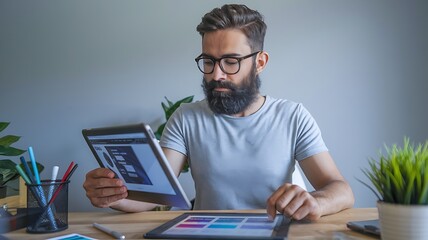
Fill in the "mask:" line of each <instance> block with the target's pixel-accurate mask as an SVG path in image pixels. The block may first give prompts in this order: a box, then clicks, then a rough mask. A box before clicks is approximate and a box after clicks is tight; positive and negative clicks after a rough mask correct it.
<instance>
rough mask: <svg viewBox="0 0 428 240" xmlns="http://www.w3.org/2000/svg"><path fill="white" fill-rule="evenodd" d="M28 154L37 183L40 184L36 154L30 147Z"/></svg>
mask: <svg viewBox="0 0 428 240" xmlns="http://www.w3.org/2000/svg"><path fill="white" fill-rule="evenodd" d="M28 154H29V155H30V160H31V165H32V166H33V171H34V177H35V178H36V183H37V184H40V177H39V170H38V169H37V165H36V158H34V152H33V148H32V147H28Z"/></svg>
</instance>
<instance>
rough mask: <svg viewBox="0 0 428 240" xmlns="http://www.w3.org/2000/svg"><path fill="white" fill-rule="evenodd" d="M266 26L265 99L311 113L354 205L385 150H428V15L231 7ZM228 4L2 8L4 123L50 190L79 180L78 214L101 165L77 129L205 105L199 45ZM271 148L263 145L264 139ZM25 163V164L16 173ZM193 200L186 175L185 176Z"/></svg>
mask: <svg viewBox="0 0 428 240" xmlns="http://www.w3.org/2000/svg"><path fill="white" fill-rule="evenodd" d="M237 2H240V3H241V2H242V3H246V4H247V5H248V6H250V7H252V8H255V9H258V10H259V11H260V12H261V13H262V14H263V15H264V16H265V19H266V22H267V24H268V32H267V36H266V42H265V50H266V51H268V52H269V53H270V61H269V64H268V67H267V69H266V70H265V71H264V72H263V73H262V89H261V91H262V93H263V94H269V95H271V96H273V97H276V98H286V99H290V100H293V101H297V102H303V103H304V105H305V106H306V107H307V108H308V109H309V111H310V112H311V113H312V114H313V115H314V117H315V118H316V120H317V122H318V124H319V125H320V127H321V129H322V131H323V137H324V140H325V141H326V143H327V145H328V147H329V149H330V151H331V154H332V155H333V157H334V159H335V161H336V163H337V165H338V167H339V168H340V170H341V171H342V173H343V175H344V176H345V177H346V178H347V180H348V181H349V182H350V184H351V186H352V188H353V190H354V193H355V195H356V204H355V206H356V207H374V206H375V202H376V199H375V197H374V196H373V194H372V193H371V192H370V191H369V190H368V189H366V188H365V187H364V186H362V184H360V183H358V182H357V181H356V180H355V178H360V179H365V178H364V176H363V174H362V173H361V171H360V169H361V168H365V167H367V159H368V157H376V156H377V153H378V150H379V149H380V148H381V147H382V146H383V144H384V143H386V144H393V143H399V144H400V143H401V142H402V139H403V136H409V137H411V139H412V140H413V141H415V142H421V141H424V140H425V139H427V137H428V128H427V126H426V124H427V122H428V113H427V106H426V105H427V103H428V95H427V94H426V93H427V92H428V79H427V77H428V44H427V43H428V28H427V26H426V23H427V22H428V14H427V13H428V4H427V2H426V1H404V0H403V1H386V0H378V1H371V0H362V1H346V0H345V1H342V0H325V1H237ZM224 3H226V1H197V0H186V1H4V0H2V1H0V34H1V36H0V81H1V84H0V89H1V90H0V120H1V121H10V122H12V124H11V125H10V127H9V128H8V129H7V131H6V133H11V134H17V135H21V136H22V139H21V140H20V141H19V142H18V143H17V144H16V145H15V146H17V147H22V148H27V147H28V146H33V147H34V149H35V154H36V158H37V160H38V161H40V162H42V163H43V164H45V166H46V167H47V169H48V170H47V171H44V172H43V174H42V177H45V178H48V177H49V174H50V169H51V168H52V166H54V165H56V164H57V165H59V166H60V169H61V170H60V174H61V175H62V174H63V171H64V170H65V169H66V167H67V166H68V164H69V162H71V161H76V162H77V163H78V164H79V168H78V169H77V172H76V173H75V175H74V177H73V178H72V183H71V186H70V208H71V210H73V211H77V210H79V211H92V210H96V209H95V208H93V207H92V206H91V205H90V203H89V201H88V200H87V199H86V197H85V194H84V191H83V188H82V183H83V181H84V178H85V173H86V172H87V171H89V170H91V169H93V168H95V167H97V163H96V161H95V160H94V158H93V156H92V155H91V153H90V151H89V149H88V147H87V146H86V144H85V142H84V140H83V138H82V136H81V129H83V128H88V127H100V126H108V125H116V124H127V123H136V122H139V121H145V122H148V123H149V124H151V125H152V127H153V128H155V127H157V126H158V125H159V124H160V123H161V122H162V121H163V120H164V119H163V113H162V109H161V107H160V102H161V101H163V100H164V99H163V97H164V96H167V97H168V98H170V99H171V100H174V101H175V100H178V99H180V98H182V97H185V96H188V95H195V98H196V99H198V100H199V99H202V98H203V92H202V90H201V88H200V82H201V77H202V76H201V74H200V73H199V71H198V70H197V68H196V65H195V63H194V61H193V59H194V57H196V56H197V55H198V54H199V53H200V51H201V50H200V49H201V46H200V43H201V40H200V36H199V35H198V34H197V32H196V31H195V27H196V25H197V24H198V23H199V22H200V19H201V16H202V15H203V14H204V13H205V12H208V11H209V10H211V9H212V8H214V7H217V6H221V5H222V4H224ZM266 140H267V141H269V139H266ZM16 160H18V159H16ZM180 180H181V181H182V182H183V184H184V185H185V189H186V191H187V192H188V193H189V195H191V196H192V195H193V194H194V192H193V186H192V182H191V181H190V177H189V175H186V176H180Z"/></svg>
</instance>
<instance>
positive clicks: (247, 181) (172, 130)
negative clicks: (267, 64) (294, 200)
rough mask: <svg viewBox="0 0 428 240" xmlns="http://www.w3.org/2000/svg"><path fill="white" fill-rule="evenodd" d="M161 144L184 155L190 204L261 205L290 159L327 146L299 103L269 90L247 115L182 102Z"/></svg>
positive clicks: (287, 173) (283, 178) (288, 172)
mask: <svg viewBox="0 0 428 240" xmlns="http://www.w3.org/2000/svg"><path fill="white" fill-rule="evenodd" d="M160 144H161V146H162V147H166V148H170V149H173V150H176V151H178V152H181V153H183V154H184V155H186V156H187V157H188V161H189V164H190V168H191V173H192V176H193V179H194V182H195V188H196V198H195V206H194V208H195V209H260V208H265V207H266V200H267V198H268V197H269V196H270V195H271V194H272V193H273V192H274V191H275V190H276V189H277V188H278V187H280V186H281V185H283V184H284V183H286V182H291V176H292V173H293V171H294V164H295V160H297V161H299V160H302V159H305V158H307V157H310V156H312V155H315V154H317V153H321V152H324V151H327V147H326V146H325V144H324V141H323V139H322V137H321V132H320V130H319V128H318V125H317V124H316V122H315V120H314V119H313V118H312V116H311V115H310V114H309V112H308V111H307V110H306V109H305V108H304V107H303V106H302V105H301V104H297V103H294V102H291V101H288V100H282V99H274V98H271V97H269V96H266V101H265V103H264V104H263V106H262V107H261V108H260V109H259V110H258V111H257V112H256V113H254V114H252V115H250V116H246V117H232V116H229V115H224V114H214V113H213V112H212V111H211V110H210V109H209V107H208V104H207V101H206V100H202V101H198V102H195V103H190V104H183V105H181V106H180V108H178V109H177V110H176V111H175V112H174V114H173V115H172V116H171V118H170V119H169V121H168V123H167V125H166V128H165V130H164V132H163V135H162V139H161V141H160Z"/></svg>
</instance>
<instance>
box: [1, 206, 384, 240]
mask: <svg viewBox="0 0 428 240" xmlns="http://www.w3.org/2000/svg"><path fill="white" fill-rule="evenodd" d="M204 212H206V211H204ZM221 212H228V211H221ZM229 212H230V211H229ZM233 212H266V211H265V210H248V211H233ZM182 213H183V212H182V211H164V212H143V213H120V212H72V213H70V214H69V228H68V229H67V230H64V231H61V232H56V233H50V234H28V233H26V232H25V228H23V229H19V230H17V231H14V232H10V233H7V234H4V236H5V237H6V238H9V239H46V238H51V237H56V236H61V235H66V234H70V233H79V234H82V235H86V236H89V237H93V238H97V239H113V237H111V236H110V235H107V234H105V233H103V232H101V231H99V230H97V229H95V228H93V227H92V223H93V222H98V223H101V224H103V225H105V226H107V227H109V228H111V229H112V230H116V231H119V232H122V233H123V234H125V236H126V239H141V238H143V234H144V233H146V232H148V231H149V230H151V229H153V228H155V227H157V226H159V225H161V224H162V223H164V222H166V221H168V220H170V219H172V218H174V217H177V216H178V215H180V214H182ZM377 217H378V214H377V209H376V208H354V209H348V210H345V211H342V212H340V213H337V214H333V215H330V216H325V217H322V218H321V219H320V220H318V221H316V222H313V223H308V224H294V225H291V227H290V231H289V234H288V238H289V239H343V240H349V239H376V238H374V237H370V236H366V235H363V234H360V233H357V232H353V231H351V230H349V229H347V227H346V222H348V221H358V220H368V219H376V218H377Z"/></svg>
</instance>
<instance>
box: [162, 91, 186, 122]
mask: <svg viewBox="0 0 428 240" xmlns="http://www.w3.org/2000/svg"><path fill="white" fill-rule="evenodd" d="M192 101H193V96H189V97H185V98H183V99H181V100H179V101H177V102H175V103H174V104H173V105H172V106H170V108H169V109H168V110H167V111H166V112H165V117H166V120H167V121H168V119H169V118H170V117H171V115H172V114H173V113H174V112H175V110H177V108H178V107H180V105H181V104H183V103H190V102H192Z"/></svg>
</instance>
